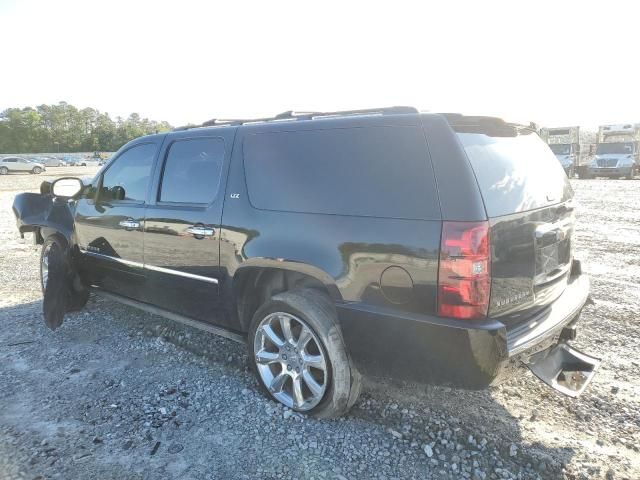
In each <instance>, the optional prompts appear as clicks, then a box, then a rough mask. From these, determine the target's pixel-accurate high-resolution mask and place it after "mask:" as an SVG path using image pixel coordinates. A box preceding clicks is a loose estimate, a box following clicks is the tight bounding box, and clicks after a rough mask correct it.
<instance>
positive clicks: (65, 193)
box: [51, 177, 84, 199]
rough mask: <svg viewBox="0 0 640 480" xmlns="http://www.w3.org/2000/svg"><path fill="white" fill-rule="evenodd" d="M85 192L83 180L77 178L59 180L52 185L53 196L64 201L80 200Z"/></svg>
mask: <svg viewBox="0 0 640 480" xmlns="http://www.w3.org/2000/svg"><path fill="white" fill-rule="evenodd" d="M83 190H84V184H83V183H82V180H80V179H79V178H75V177H64V178H59V179H57V180H56V181H54V182H53V183H52V184H51V193H52V194H53V196H54V197H58V198H63V199H72V198H78V197H79V196H80V194H81V193H82V191H83Z"/></svg>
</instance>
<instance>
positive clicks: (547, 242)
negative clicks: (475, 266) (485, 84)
mask: <svg viewBox="0 0 640 480" xmlns="http://www.w3.org/2000/svg"><path fill="white" fill-rule="evenodd" d="M453 128H454V130H455V131H456V132H457V136H458V138H459V140H460V142H461V143H462V145H463V147H464V149H465V151H466V153H467V157H468V158H469V161H470V163H471V166H472V168H473V170H474V172H475V175H476V179H477V182H478V185H479V187H480V193H481V195H482V197H483V200H484V205H485V209H486V212H487V216H488V217H489V223H490V226H491V239H490V242H491V278H492V283H491V301H490V305H489V315H490V316H492V317H506V318H503V319H504V320H508V317H512V318H513V319H521V318H524V317H526V316H527V315H528V314H531V313H534V312H535V311H537V310H539V309H541V308H543V307H545V306H546V305H549V304H550V303H551V302H553V301H554V300H555V299H556V298H557V297H558V296H559V295H560V294H561V293H562V292H563V291H564V289H565V287H566V285H567V281H568V278H569V271H570V268H571V263H572V235H573V228H574V223H575V218H574V207H573V204H572V197H573V191H572V189H571V185H570V183H569V180H568V178H567V176H566V175H565V173H564V171H563V168H562V166H561V165H560V163H559V162H558V161H557V160H556V157H555V156H554V154H553V153H552V152H551V150H550V149H549V147H548V146H547V145H546V144H545V143H544V142H543V141H542V140H541V139H540V138H539V137H538V135H537V133H535V132H534V131H532V130H530V129H527V128H523V127H517V126H514V125H510V124H506V123H504V122H499V121H496V120H492V119H489V120H486V121H479V120H476V121H473V122H469V123H465V122H464V120H463V119H460V121H459V123H458V124H454V125H453Z"/></svg>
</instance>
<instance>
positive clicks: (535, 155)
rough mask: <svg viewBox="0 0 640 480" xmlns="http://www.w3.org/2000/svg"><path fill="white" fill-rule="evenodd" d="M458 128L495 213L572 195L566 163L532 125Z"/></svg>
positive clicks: (491, 213) (486, 201)
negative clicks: (520, 127) (564, 167)
mask: <svg viewBox="0 0 640 480" xmlns="http://www.w3.org/2000/svg"><path fill="white" fill-rule="evenodd" d="M454 129H455V130H457V131H458V137H459V138H460V141H461V142H462V145H463V146H464V149H465V151H466V152H467V156H468V157H469V160H470V162H471V165H472V167H473V170H474V172H475V174H476V178H477V179H478V184H479V186H480V192H481V193H482V197H483V199H484V204H485V208H486V209H487V214H488V215H489V216H490V217H498V216H501V215H507V214H510V213H516V212H523V211H526V210H532V209H535V208H540V207H544V206H547V205H551V204H554V203H559V202H561V201H563V200H566V199H567V198H569V197H570V196H571V186H570V184H569V179H568V178H567V175H566V174H565V173H564V170H563V168H562V165H560V162H558V160H557V159H556V157H555V155H554V154H553V152H552V151H551V150H550V149H549V147H548V146H547V144H546V143H544V142H543V141H542V140H541V139H540V137H538V135H537V134H536V133H534V132H533V131H531V130H528V129H519V128H514V127H511V126H507V127H496V128H491V127H478V128H474V127H469V126H465V127H462V128H458V127H454ZM461 130H464V131H461Z"/></svg>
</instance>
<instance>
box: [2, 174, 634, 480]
mask: <svg viewBox="0 0 640 480" xmlns="http://www.w3.org/2000/svg"><path fill="white" fill-rule="evenodd" d="M93 172H95V169H90V168H61V169H55V168H51V169H49V170H48V172H47V174H46V175H40V176H32V175H11V176H5V177H0V324H1V325H2V327H3V328H2V330H1V331H0V478H2V479H14V478H16V479H18V478H19V479H22V478H27V479H35V478H39V479H43V478H60V479H76V478H101V479H124V478H152V479H164V478H181V479H210V478H211V479H213V478H216V479H218V478H219V479H236V478H237V479H243V478H266V479H270V478H296V479H297V478H316V479H325V478H326V479H363V478H388V479H391V478H456V479H457V478H474V479H486V478H491V479H494V478H519V479H536V478H569V479H582V478H584V479H587V478H629V479H637V478H640V453H639V449H640V429H639V427H640V397H639V395H640V369H639V368H638V367H639V363H640V358H638V340H639V339H640V335H639V333H640V327H639V326H638V323H637V322H636V317H637V312H638V310H639V307H640V230H639V228H638V227H639V225H640V211H639V210H638V207H637V206H638V205H640V188H639V187H640V183H638V182H636V181H625V180H574V181H573V185H574V188H575V190H576V194H577V199H578V201H579V203H580V209H579V213H578V220H579V227H578V228H579V229H578V233H577V244H578V247H577V248H578V251H579V252H580V255H581V257H582V258H583V260H584V261H585V264H586V267H587V269H588V271H589V272H590V273H591V274H592V284H593V286H592V290H593V297H594V300H595V302H596V305H595V306H589V307H587V308H586V309H585V310H584V312H583V316H582V321H581V327H582V328H581V329H580V330H579V337H578V340H577V341H576V342H575V345H576V346H577V347H578V348H582V349H584V350H585V351H587V352H589V353H592V354H594V355H596V356H600V357H602V358H603V365H602V367H601V369H600V371H599V373H598V374H597V375H596V378H595V380H594V382H593V383H592V385H591V386H590V387H589V389H588V390H587V392H586V393H585V394H584V395H583V396H582V397H581V398H580V399H578V400H571V399H568V398H566V397H563V396H561V395H559V394H557V393H555V392H554V391H552V390H550V389H548V388H547V387H546V386H544V385H543V384H542V383H540V382H539V381H537V380H536V379H535V378H534V377H533V376H532V375H531V374H530V373H528V372H527V371H525V370H522V374H521V376H519V377H518V378H516V379H514V380H512V381H510V382H509V383H507V384H505V385H502V386H500V387H497V388H494V389H492V390H489V391H482V392H467V391H460V390H455V389H450V388H445V387H425V386H422V387H419V386H411V385H406V384H397V385H396V384H391V383H387V384H381V383H379V382H376V383H375V384H374V383H372V382H367V383H366V384H365V392H364V393H363V395H362V396H361V398H360V400H359V402H358V403H357V404H356V406H355V407H354V408H353V410H352V411H351V413H350V414H349V415H348V416H347V417H345V418H342V419H339V420H335V421H318V420H315V419H311V418H306V417H302V416H299V415H298V414H295V413H293V412H291V411H289V410H287V409H284V408H283V407H281V406H279V405H277V404H276V403H274V402H271V401H269V400H267V399H266V398H265V397H263V396H262V395H261V394H260V393H259V392H258V388H257V383H256V381H255V380H254V378H253V376H252V375H251V374H250V373H249V371H248V362H247V358H246V355H245V349H244V347H243V346H241V345H239V344H236V343H233V342H231V341H228V340H225V339H221V338H217V337H215V336H212V335H209V334H206V333H202V332H199V331H196V330H192V329H190V328H188V327H184V326H180V325H175V324H172V323H170V322H168V321H165V320H163V319H161V318H159V317H156V316H153V315H150V314H146V313H141V312H139V311H137V310H134V309H131V308H128V307H125V306H122V305H118V304H114V303H111V302H108V301H106V300H103V299H99V298H92V299H91V300H90V301H89V304H88V305H87V307H86V308H85V309H84V310H83V311H82V312H79V313H76V314H72V315H68V316H67V318H66V320H65V323H64V325H63V326H62V327H61V328H60V329H58V330H57V331H56V332H55V333H53V332H51V331H49V330H47V329H46V328H45V326H44V324H43V322H42V318H41V306H42V305H41V294H40V291H39V283H38V282H39V280H38V255H39V248H38V247H36V246H34V245H32V243H31V239H30V238H29V237H27V238H25V239H24V240H21V239H20V238H19V235H18V233H17V230H16V228H15V223H14V218H13V214H12V212H11V204H12V201H13V197H14V195H15V194H16V193H18V192H20V191H26V190H31V191H36V190H37V188H38V185H39V183H40V182H41V181H42V180H43V179H45V178H47V177H52V176H54V175H65V174H67V175H68V174H71V175H88V174H92V173H93Z"/></svg>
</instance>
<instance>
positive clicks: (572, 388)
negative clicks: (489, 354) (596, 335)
mask: <svg viewBox="0 0 640 480" xmlns="http://www.w3.org/2000/svg"><path fill="white" fill-rule="evenodd" d="M600 362H601V360H600V359H599V358H595V357H591V356H589V355H586V354H584V353H582V352H579V351H578V350H576V349H574V348H571V347H570V346H569V345H567V344H566V343H560V344H558V345H556V346H555V347H554V348H552V349H551V350H546V351H544V352H540V353H538V354H536V355H534V356H532V357H531V358H530V359H529V362H528V363H527V366H528V367H529V370H531V372H533V374H534V375H535V376H536V377H538V378H539V379H540V380H542V381H543V382H544V383H546V384H547V385H549V386H550V387H551V388H553V389H555V390H557V391H559V392H560V393H564V394H565V395H568V396H569V397H578V396H579V395H580V394H581V393H582V392H583V391H584V389H585V388H587V385H589V383H591V380H593V376H594V375H595V373H596V370H598V367H599V366H600Z"/></svg>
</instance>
